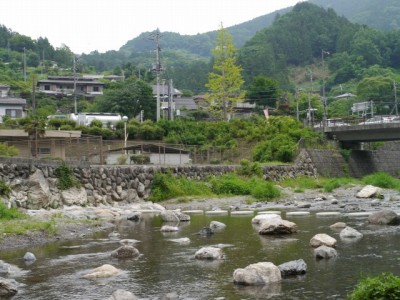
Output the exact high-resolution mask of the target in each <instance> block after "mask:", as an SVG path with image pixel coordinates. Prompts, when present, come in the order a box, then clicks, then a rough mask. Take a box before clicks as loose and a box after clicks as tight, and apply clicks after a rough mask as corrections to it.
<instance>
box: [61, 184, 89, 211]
mask: <svg viewBox="0 0 400 300" xmlns="http://www.w3.org/2000/svg"><path fill="white" fill-rule="evenodd" d="M61 200H62V202H63V204H64V205H68V206H71V205H80V206H82V205H86V204H87V202H88V198H87V192H86V190H85V188H83V187H79V188H78V187H72V188H70V189H68V190H65V191H62V192H61Z"/></svg>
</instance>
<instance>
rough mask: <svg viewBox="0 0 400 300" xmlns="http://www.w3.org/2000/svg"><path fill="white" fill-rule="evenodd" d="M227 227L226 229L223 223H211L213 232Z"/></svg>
mask: <svg viewBox="0 0 400 300" xmlns="http://www.w3.org/2000/svg"><path fill="white" fill-rule="evenodd" d="M225 227H226V225H225V224H224V223H222V222H218V221H211V223H210V228H211V229H212V230H221V229H224V228H225Z"/></svg>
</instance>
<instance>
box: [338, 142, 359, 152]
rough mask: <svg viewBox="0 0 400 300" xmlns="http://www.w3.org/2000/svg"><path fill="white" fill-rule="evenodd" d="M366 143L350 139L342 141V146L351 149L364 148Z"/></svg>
mask: <svg viewBox="0 0 400 300" xmlns="http://www.w3.org/2000/svg"><path fill="white" fill-rule="evenodd" d="M363 145H364V143H362V142H349V141H341V142H340V148H343V149H351V150H363Z"/></svg>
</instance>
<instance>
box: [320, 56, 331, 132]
mask: <svg viewBox="0 0 400 300" xmlns="http://www.w3.org/2000/svg"><path fill="white" fill-rule="evenodd" d="M324 54H327V55H329V54H330V53H329V52H328V51H324V50H321V57H322V101H323V103H322V104H323V108H324V111H323V113H324V116H323V120H322V122H323V123H322V125H323V127H324V129H325V123H326V116H327V113H326V97H325V63H324Z"/></svg>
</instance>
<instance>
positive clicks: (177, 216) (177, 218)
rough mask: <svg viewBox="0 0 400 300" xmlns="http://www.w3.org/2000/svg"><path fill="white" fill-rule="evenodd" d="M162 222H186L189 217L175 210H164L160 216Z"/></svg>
mask: <svg viewBox="0 0 400 300" xmlns="http://www.w3.org/2000/svg"><path fill="white" fill-rule="evenodd" d="M160 216H161V219H162V220H163V221H164V222H188V221H190V216H189V215H186V214H183V213H181V212H180V211H175V210H164V211H162V212H161V214H160Z"/></svg>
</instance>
